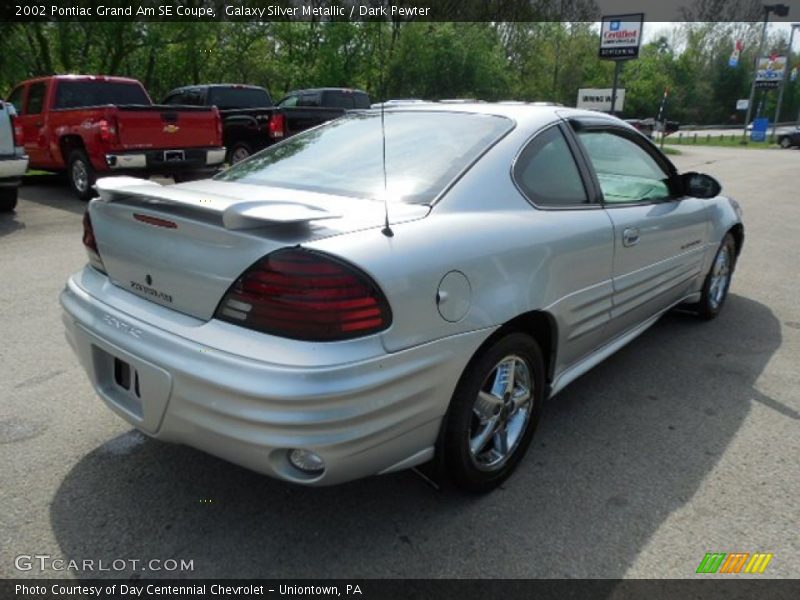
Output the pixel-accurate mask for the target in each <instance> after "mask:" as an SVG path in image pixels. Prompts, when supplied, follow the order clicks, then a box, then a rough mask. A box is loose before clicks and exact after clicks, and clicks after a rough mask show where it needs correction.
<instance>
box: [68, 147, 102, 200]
mask: <svg viewBox="0 0 800 600" xmlns="http://www.w3.org/2000/svg"><path fill="white" fill-rule="evenodd" d="M67 179H68V180H69V186H70V187H71V188H72V191H73V192H75V195H77V196H78V198H80V199H81V200H91V199H92V198H93V197H94V195H95V192H94V188H93V186H94V182H95V181H96V179H97V176H96V175H95V172H94V168H93V167H92V163H91V162H89V157H88V156H86V152H84V151H83V150H73V151H72V152H71V153H70V155H69V160H68V161H67Z"/></svg>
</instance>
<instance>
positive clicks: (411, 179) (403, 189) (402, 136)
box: [215, 111, 513, 204]
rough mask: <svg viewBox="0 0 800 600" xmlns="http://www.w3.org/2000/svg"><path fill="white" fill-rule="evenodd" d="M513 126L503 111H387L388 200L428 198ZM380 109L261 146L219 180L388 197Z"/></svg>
mask: <svg viewBox="0 0 800 600" xmlns="http://www.w3.org/2000/svg"><path fill="white" fill-rule="evenodd" d="M512 127H513V122H512V121H511V120H509V119H507V118H505V117H498V116H493V115H483V114H469V113H455V112H411V111H409V112H387V113H386V114H385V128H386V190H387V192H388V200H390V201H402V202H410V203H417V204H428V203H430V202H432V201H433V199H434V198H436V196H437V195H438V194H439V193H440V192H441V191H442V190H444V188H445V187H446V186H447V184H448V183H450V182H451V181H452V180H453V179H454V178H455V177H456V176H457V175H458V174H459V173H460V172H461V171H462V170H464V169H465V168H466V167H467V166H468V165H469V164H470V163H471V162H472V161H473V160H475V159H476V158H477V157H478V156H479V155H480V154H481V153H482V152H483V151H484V150H486V149H487V148H488V147H489V146H490V145H491V144H492V143H494V142H495V141H496V140H498V139H499V138H500V137H501V136H502V135H504V134H505V133H507V132H508V131H510V130H511V128H512ZM382 148H383V144H382V136H381V115H380V113H379V112H370V113H360V114H352V115H349V116H347V117H344V118H341V119H337V120H336V121H331V122H330V123H328V124H326V125H323V126H322V127H318V128H316V129H312V130H309V131H306V132H304V133H301V134H299V135H296V136H294V137H292V138H289V139H288V140H286V141H284V142H282V143H280V144H277V145H275V146H272V147H270V148H267V149H266V150H264V151H262V152H259V153H258V154H256V155H255V156H253V157H252V158H251V159H249V160H247V161H243V162H241V163H239V164H237V165H235V166H233V167H231V168H230V169H229V170H227V171H225V172H223V173H221V174H219V175H217V176H216V177H215V179H218V180H222V181H236V182H239V183H250V184H255V185H269V186H276V187H285V188H292V189H299V190H308V191H314V192H322V193H329V194H338V195H343V196H353V197H356V198H370V199H382V198H383V196H384V172H383V167H382V152H383V150H382Z"/></svg>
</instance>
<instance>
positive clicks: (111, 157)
mask: <svg viewBox="0 0 800 600" xmlns="http://www.w3.org/2000/svg"><path fill="white" fill-rule="evenodd" d="M224 160H225V147H224V146H221V147H216V148H171V149H169V150H144V151H138V152H137V151H133V152H109V153H107V154H106V155H105V168H106V169H109V170H111V171H146V172H148V173H167V174H168V173H174V172H176V171H177V172H180V171H195V170H200V171H204V170H213V169H215V168H217V167H219V166H220V165H221V164H222V162H223V161H224Z"/></svg>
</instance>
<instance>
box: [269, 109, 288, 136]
mask: <svg viewBox="0 0 800 600" xmlns="http://www.w3.org/2000/svg"><path fill="white" fill-rule="evenodd" d="M268 129H269V137H271V138H272V139H274V140H279V139H281V138H282V137H284V136H285V135H286V117H284V116H283V115H282V114H281V113H275V114H273V115H272V118H271V119H270V120H269V125H268Z"/></svg>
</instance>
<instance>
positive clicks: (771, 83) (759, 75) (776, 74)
mask: <svg viewBox="0 0 800 600" xmlns="http://www.w3.org/2000/svg"><path fill="white" fill-rule="evenodd" d="M785 73H786V57H785V56H776V55H774V54H773V55H772V56H762V57H761V58H759V59H758V68H757V69H756V87H758V88H776V87H778V86H779V85H780V83H781V81H783V76H784V74H785Z"/></svg>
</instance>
